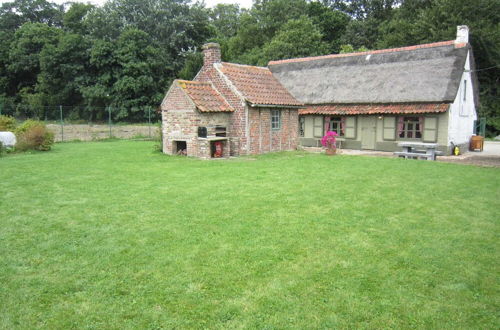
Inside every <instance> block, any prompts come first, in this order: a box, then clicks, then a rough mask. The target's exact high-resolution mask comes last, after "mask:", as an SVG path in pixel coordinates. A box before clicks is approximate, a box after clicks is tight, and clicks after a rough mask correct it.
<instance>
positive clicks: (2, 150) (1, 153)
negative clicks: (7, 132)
mask: <svg viewBox="0 0 500 330" xmlns="http://www.w3.org/2000/svg"><path fill="white" fill-rule="evenodd" d="M4 152H5V148H4V146H3V143H2V141H0V157H2V156H3V154H4Z"/></svg>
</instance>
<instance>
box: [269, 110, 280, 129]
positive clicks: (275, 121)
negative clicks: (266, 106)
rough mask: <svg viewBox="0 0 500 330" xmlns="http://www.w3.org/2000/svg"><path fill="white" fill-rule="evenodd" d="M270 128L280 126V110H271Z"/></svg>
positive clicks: (278, 127)
mask: <svg viewBox="0 0 500 330" xmlns="http://www.w3.org/2000/svg"><path fill="white" fill-rule="evenodd" d="M271 128H272V129H280V128H281V112H280V111H279V110H271Z"/></svg>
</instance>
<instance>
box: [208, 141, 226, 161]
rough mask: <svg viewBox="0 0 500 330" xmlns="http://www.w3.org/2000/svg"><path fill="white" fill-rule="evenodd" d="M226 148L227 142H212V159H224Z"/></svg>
mask: <svg viewBox="0 0 500 330" xmlns="http://www.w3.org/2000/svg"><path fill="white" fill-rule="evenodd" d="M225 147H226V141H223V140H219V141H211V142H210V157H211V158H222V157H224V148H225Z"/></svg>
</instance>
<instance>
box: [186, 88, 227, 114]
mask: <svg viewBox="0 0 500 330" xmlns="http://www.w3.org/2000/svg"><path fill="white" fill-rule="evenodd" d="M177 83H178V84H179V86H180V87H181V88H182V89H184V91H185V92H186V94H187V95H188V96H189V97H190V98H191V100H193V102H194V104H196V107H197V108H198V109H199V110H200V111H201V112H231V111H234V109H233V108H231V106H230V105H229V104H228V103H227V101H226V100H225V99H224V98H223V97H222V95H221V94H220V93H219V92H218V91H216V90H215V89H214V88H213V87H212V84H210V83H205V82H199V81H188V80H177Z"/></svg>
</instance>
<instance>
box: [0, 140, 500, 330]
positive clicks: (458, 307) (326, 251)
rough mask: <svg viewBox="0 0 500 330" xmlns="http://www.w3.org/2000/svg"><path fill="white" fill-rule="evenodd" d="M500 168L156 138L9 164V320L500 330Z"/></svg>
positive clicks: (1, 290)
mask: <svg viewBox="0 0 500 330" xmlns="http://www.w3.org/2000/svg"><path fill="white" fill-rule="evenodd" d="M499 179H500V170H499V169H495V168H479V167H473V166H463V165H455V164H446V163H436V162H425V161H405V160H400V159H389V158H372V157H359V156H357V157H356V156H335V157H326V156H324V155H314V154H303V153H299V152H291V153H278V154H269V155H264V156H260V157H256V159H253V158H241V159H237V160H229V161H200V160H196V159H187V158H182V157H169V156H165V155H161V154H159V153H155V152H153V143H151V142H143V141H118V142H107V143H102V142H101V143H64V144H57V145H56V146H55V147H54V150H53V151H51V152H48V153H33V154H24V155H9V156H7V157H4V158H1V159H0V190H1V194H2V197H1V199H0V283H1V285H0V328H5V329H11V328H47V329H55V328H59V329H62V328H115V329H124V328H297V329H298V328H327V327H336V328H346V327H352V328H410V327H411V328H415V327H416V328H482V329H487V328H497V327H498V324H499V317H498V316H499V313H498V312H499V305H500V303H499V300H500V299H499V274H500V271H499V266H498V265H499V263H498V260H499V243H498V237H499V235H498V234H499V211H500V205H499V200H500V180H499Z"/></svg>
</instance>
